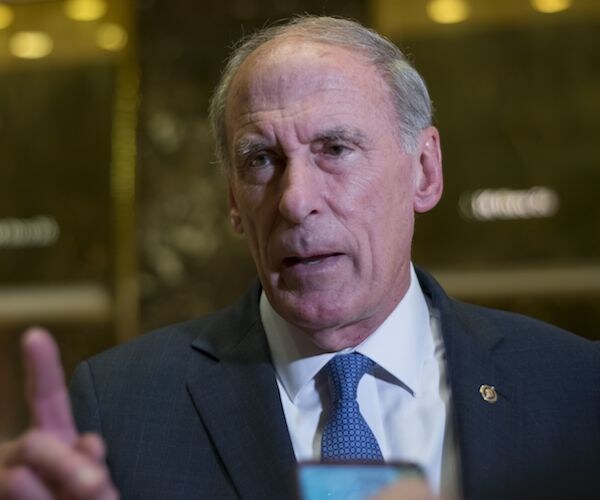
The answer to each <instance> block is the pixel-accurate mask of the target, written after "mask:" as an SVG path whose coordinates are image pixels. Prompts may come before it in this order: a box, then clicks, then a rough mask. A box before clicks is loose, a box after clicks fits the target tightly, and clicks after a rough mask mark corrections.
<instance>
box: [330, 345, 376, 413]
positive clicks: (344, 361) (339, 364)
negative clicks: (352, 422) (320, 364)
mask: <svg viewBox="0 0 600 500" xmlns="http://www.w3.org/2000/svg"><path fill="white" fill-rule="evenodd" d="M374 366H375V362H374V361H373V360H372V359H370V358H367V357H366V356H363V355H362V354H360V353H358V352H353V353H350V354H340V355H337V356H335V357H334V358H332V359H331V361H329V363H327V365H326V366H325V370H326V373H327V376H328V377H329V385H330V387H331V398H332V401H333V402H335V401H339V400H340V399H352V400H355V399H356V390H357V389H358V383H359V382H360V379H361V378H362V377H363V375H364V374H365V373H367V372H370V371H371V370H372V369H373V367H374Z"/></svg>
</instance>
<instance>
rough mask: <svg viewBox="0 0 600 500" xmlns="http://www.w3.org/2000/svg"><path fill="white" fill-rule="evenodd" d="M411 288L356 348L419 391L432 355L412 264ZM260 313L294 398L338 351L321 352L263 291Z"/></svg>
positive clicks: (280, 372)
mask: <svg viewBox="0 0 600 500" xmlns="http://www.w3.org/2000/svg"><path fill="white" fill-rule="evenodd" d="M410 278H411V279H410V285H409V288H408V290H407V292H406V294H405V295H404V297H403V298H402V300H401V301H400V302H399V303H398V305H397V306H396V307H395V309H394V310H393V311H392V313H391V314H390V315H389V316H388V317H387V318H386V319H385V321H384V322H383V323H382V324H381V325H380V326H379V327H378V328H377V330H375V331H374V332H373V333H372V334H371V335H369V337H367V338H366V339H365V340H364V341H363V342H362V343H361V344H359V345H358V346H356V347H355V348H354V349H351V350H353V351H357V352H360V353H361V354H364V355H365V356H368V357H369V358H371V359H372V360H373V361H375V363H377V365H378V367H380V368H382V369H383V370H385V372H387V374H389V375H391V376H392V377H393V379H395V380H394V382H395V383H399V384H400V385H402V386H404V387H405V388H406V389H408V390H409V392H411V393H412V394H413V395H416V393H417V391H418V389H419V384H420V380H421V374H422V369H423V364H424V363H425V360H426V358H427V357H428V356H431V357H433V356H434V346H433V338H432V333H431V326H430V320H429V309H428V307H427V302H426V301H425V297H424V295H423V292H422V290H421V287H420V285H419V282H418V280H417V276H416V274H415V271H414V269H413V267H412V266H411V275H410ZM260 316H261V320H262V323H263V326H264V329H265V333H266V335H267V341H268V343H269V348H270V350H271V356H272V359H273V364H274V367H275V371H276V373H277V376H278V378H279V381H280V382H281V385H282V386H283V388H284V390H285V392H286V393H287V395H288V397H289V398H290V400H291V401H294V400H295V399H296V397H297V395H298V393H299V392H300V391H301V390H302V388H303V387H305V386H306V385H307V384H308V383H310V382H311V381H312V380H313V379H314V377H315V375H317V373H318V372H319V371H320V370H321V369H322V368H323V367H324V366H325V365H326V364H327V362H328V361H329V360H330V359H331V358H332V357H333V356H335V355H336V353H332V352H323V351H322V350H321V349H319V348H318V347H317V346H316V345H315V344H314V343H313V342H312V341H311V340H310V339H309V337H308V336H307V335H306V334H305V333H304V332H303V331H302V330H301V329H299V328H298V327H296V326H294V325H292V324H291V323H289V322H287V321H286V320H285V319H283V318H282V317H281V316H280V315H279V314H278V313H277V312H276V311H275V310H274V309H273V307H272V306H271V304H270V303H269V300H268V299H267V296H266V294H265V293H264V291H263V292H262V293H261V297H260Z"/></svg>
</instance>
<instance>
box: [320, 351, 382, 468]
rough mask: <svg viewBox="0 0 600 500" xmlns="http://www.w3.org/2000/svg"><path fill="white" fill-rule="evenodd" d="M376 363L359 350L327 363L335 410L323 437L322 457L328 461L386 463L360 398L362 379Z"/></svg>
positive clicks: (330, 415)
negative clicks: (357, 396)
mask: <svg viewBox="0 0 600 500" xmlns="http://www.w3.org/2000/svg"><path fill="white" fill-rule="evenodd" d="M374 366H375V362H374V361H373V360H372V359H369V358H367V357H365V356H363V355H362V354H359V353H357V352H353V353H351V354H342V355H338V356H335V357H334V358H333V359H332V360H331V361H329V363H327V365H326V366H325V372H326V373H327V376H328V378H329V387H330V395H331V411H330V414H329V419H328V420H327V423H326V424H325V428H324V429H323V437H322V439H321V459H322V460H323V461H324V462H335V461H344V460H348V461H361V462H365V461H370V462H383V456H382V454H381V450H380V449H379V445H378V444H377V440H376V439H375V436H374V435H373V431H371V429H370V428H369V426H368V425H367V422H366V421H365V419H364V418H363V416H362V415H361V413H360V409H359V408H358V402H357V401H356V390H357V388H358V383H359V382H360V379H361V378H362V376H363V375H364V374H365V373H367V372H369V371H371V370H372V369H373V367H374Z"/></svg>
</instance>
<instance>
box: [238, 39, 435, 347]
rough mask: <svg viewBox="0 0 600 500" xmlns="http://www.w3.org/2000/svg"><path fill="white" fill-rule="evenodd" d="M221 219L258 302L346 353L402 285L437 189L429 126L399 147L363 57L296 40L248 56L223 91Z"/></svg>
mask: <svg viewBox="0 0 600 500" xmlns="http://www.w3.org/2000/svg"><path fill="white" fill-rule="evenodd" d="M226 123H227V131H228V140H229V148H230V161H231V165H232V167H231V172H230V215H231V219H232V223H233V225H234V228H236V229H237V230H238V231H239V232H243V233H245V235H246V237H247V238H248V242H249V245H250V250H251V252H252V256H253V258H254V261H255V263H256V267H257V270H258V274H259V277H260V280H261V282H262V285H263V287H264V290H265V292H266V294H267V297H268V298H269V301H270V302H271V304H272V305H273V307H274V308H275V310H276V311H277V312H278V313H279V314H280V315H281V316H282V317H284V318H285V319H287V320H288V321H290V322H291V323H293V324H295V325H296V326H298V327H300V328H302V329H303V330H305V331H306V332H307V333H308V334H309V335H310V336H311V338H312V339H313V340H314V341H315V343H316V344H317V345H319V346H320V347H322V348H324V349H326V350H338V349H341V348H343V347H348V346H352V345H356V344H357V343H359V342H360V341H362V340H363V339H364V338H366V337H367V336H368V335H369V334H370V333H372V331H373V330H374V329H375V328H377V326H379V324H381V322H382V321H383V320H384V319H385V318H386V317H387V315H388V314H389V313H390V312H391V311H392V310H393V308H394V307H395V305H396V304H397V303H398V302H399V301H400V299H401V298H402V297H403V296H404V293H405V292H406V290H407V288H408V285H409V283H410V249H411V240H412V235H413V223H414V212H415V211H426V210H429V209H430V208H432V207H433V206H434V205H435V204H436V203H437V201H438V200H439V197H440V194H441V185H442V182H441V164H440V154H439V142H438V135H437V131H436V130H435V129H433V128H428V129H426V130H425V131H423V133H422V134H421V136H420V138H419V146H418V149H417V151H416V153H414V154H409V153H407V152H406V151H405V149H404V147H403V146H402V142H401V138H400V135H399V131H398V130H399V129H398V124H397V115H396V112H395V111H394V109H393V106H392V101H391V98H390V94H389V89H388V87H387V85H386V84H385V82H384V81H383V79H382V78H381V76H380V75H379V74H378V72H377V70H376V69H375V68H374V67H373V66H372V65H370V64H368V63H367V62H366V61H365V60H364V59H363V58H362V57H359V56H357V55H355V54H353V53H352V52H350V51H348V50H346V49H343V48H340V47H335V46H330V45H324V44H318V43H313V42H306V41H302V40H299V39H297V38H296V39H288V40H284V41H281V40H279V41H276V42H269V43H268V44H266V45H264V46H263V47H262V48H260V49H258V50H257V51H256V52H255V53H253V54H252V55H251V56H250V57H249V58H248V60H246V62H245V63H244V64H243V65H242V67H241V68H240V70H239V72H238V74H237V75H236V77H235V79H234V82H233V84H232V87H231V89H230V92H229V95H228V105H227V116H226Z"/></svg>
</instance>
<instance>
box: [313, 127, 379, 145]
mask: <svg viewBox="0 0 600 500" xmlns="http://www.w3.org/2000/svg"><path fill="white" fill-rule="evenodd" d="M316 140H317V141H322V142H325V141H329V142H330V141H343V142H352V143H354V144H365V143H367V142H368V138H367V136H366V135H365V134H364V133H363V132H362V131H361V130H359V129H357V128H348V127H334V128H331V129H327V130H324V131H322V132H319V133H318V134H317V137H316Z"/></svg>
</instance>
